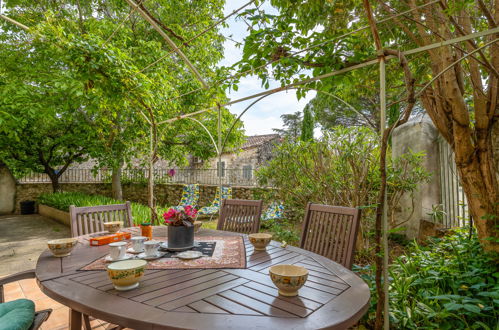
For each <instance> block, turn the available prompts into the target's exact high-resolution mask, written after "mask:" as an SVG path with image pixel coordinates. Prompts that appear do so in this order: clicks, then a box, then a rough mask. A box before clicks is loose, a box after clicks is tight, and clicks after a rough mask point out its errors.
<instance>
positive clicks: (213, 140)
mask: <svg viewBox="0 0 499 330" xmlns="http://www.w3.org/2000/svg"><path fill="white" fill-rule="evenodd" d="M185 118H186V119H190V120H194V121H195V122H196V123H198V124H199V125H201V127H203V128H204V130H205V131H206V133H208V136H209V137H210V139H211V142H213V146H214V147H215V150H216V152H217V155H219V152H218V146H217V143H216V142H215V139H214V138H213V135H212V134H211V133H210V131H209V130H208V128H207V127H206V126H205V125H204V124H203V123H202V122H200V121H199V120H197V119H195V118H192V117H185Z"/></svg>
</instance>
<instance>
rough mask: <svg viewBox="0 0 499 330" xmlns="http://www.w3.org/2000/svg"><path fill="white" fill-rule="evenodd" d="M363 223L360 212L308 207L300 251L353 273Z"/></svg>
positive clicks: (344, 208)
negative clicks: (312, 254) (307, 251)
mask: <svg viewBox="0 0 499 330" xmlns="http://www.w3.org/2000/svg"><path fill="white" fill-rule="evenodd" d="M359 223H360V209H357V208H351V207H341V206H330V205H321V204H312V203H308V205H307V209H306V210H305V219H304V220H303V230H302V234H301V235H302V236H301V242H300V247H301V248H302V249H306V250H309V251H311V252H314V253H317V254H320V255H322V256H324V257H326V258H329V259H331V260H333V261H336V262H337V263H339V264H341V265H343V266H344V267H347V268H348V269H350V268H351V267H352V263H353V256H354V251H355V242H356V240H357V233H358V231H359Z"/></svg>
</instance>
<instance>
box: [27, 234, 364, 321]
mask: <svg viewBox="0 0 499 330" xmlns="http://www.w3.org/2000/svg"><path fill="white" fill-rule="evenodd" d="M126 230H128V231H131V232H132V234H137V235H138V234H139V233H138V231H139V230H138V228H127V229H126ZM214 235H217V236H221V235H239V234H236V233H230V232H221V231H214V230H207V229H201V230H200V231H199V232H198V233H197V234H196V236H197V237H203V236H214ZM154 236H155V237H166V227H155V228H154ZM243 239H244V245H245V248H246V258H247V263H246V269H176V270H170V269H169V270H146V273H145V275H144V277H143V278H142V280H141V282H140V286H139V288H137V289H134V290H131V291H126V292H123V291H121V292H120V291H116V290H114V288H113V286H112V284H111V282H110V280H109V279H108V277H107V273H106V272H105V271H102V270H100V271H87V270H85V271H83V270H80V269H81V268H82V267H84V266H86V265H88V264H89V263H91V262H92V261H94V260H96V259H98V258H100V257H103V256H105V255H106V254H108V253H109V247H108V246H100V247H90V246H89V244H88V237H86V236H82V237H79V240H80V243H81V244H78V245H77V246H76V247H75V249H74V250H73V252H72V254H71V256H69V257H65V258H55V257H53V256H52V255H51V254H50V252H49V251H48V250H47V251H45V252H44V253H42V255H41V256H40V258H39V259H38V263H37V267H36V276H37V279H38V284H39V286H40V288H41V290H42V291H43V292H44V293H45V294H46V295H47V296H49V297H51V298H52V299H54V300H56V301H58V302H60V303H62V304H64V305H66V306H68V307H70V309H71V312H70V325H71V329H81V326H82V314H81V313H84V314H87V315H91V316H93V317H95V318H98V319H102V320H104V321H107V322H110V323H114V324H117V325H121V326H123V327H129V328H133V329H140V330H146V329H228V328H237V329H320V328H329V329H345V328H348V327H349V326H351V325H353V324H355V323H356V322H357V321H358V320H359V319H360V318H361V317H362V315H363V314H364V313H365V311H366V310H367V308H368V305H369V298H370V293H369V288H368V286H367V284H366V283H365V282H364V281H362V280H361V279H360V278H359V277H358V276H357V275H355V274H354V273H353V272H351V271H350V270H348V269H346V268H344V267H342V266H340V265H339V264H337V263H335V262H333V261H331V260H329V259H327V258H324V257H322V256H319V255H317V254H314V253H311V252H308V251H305V250H302V249H299V248H296V247H292V246H287V247H285V248H282V247H281V245H280V243H278V242H274V241H273V242H271V243H270V245H269V246H268V247H267V250H266V251H254V249H253V246H252V245H251V243H250V242H249V241H248V240H247V238H246V236H243ZM276 264H295V265H300V266H304V267H306V268H307V269H308V271H309V277H308V281H307V283H306V284H305V286H304V287H303V288H302V289H300V291H299V295H298V296H297V297H283V296H280V295H279V294H278V292H277V289H276V287H275V286H274V284H273V283H272V281H271V280H270V277H269V275H268V269H269V267H270V266H272V265H276Z"/></svg>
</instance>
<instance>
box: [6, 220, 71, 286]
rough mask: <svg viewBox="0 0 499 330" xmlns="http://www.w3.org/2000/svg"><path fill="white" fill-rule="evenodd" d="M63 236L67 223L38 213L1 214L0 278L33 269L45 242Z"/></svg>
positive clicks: (65, 235) (45, 245) (67, 233)
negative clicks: (63, 223)
mask: <svg viewBox="0 0 499 330" xmlns="http://www.w3.org/2000/svg"><path fill="white" fill-rule="evenodd" d="M62 237H71V234H70V232H69V228H68V227H67V226H64V225H62V224H60V223H58V222H56V221H54V220H52V219H49V218H45V217H42V216H40V215H38V214H30V215H6V216H0V265H1V266H0V277H3V276H5V275H8V274H13V273H17V272H20V271H24V270H28V269H33V268H35V265H36V261H37V260H38V257H39V256H40V254H41V253H42V252H43V251H44V250H45V249H46V248H47V241H48V240H50V239H55V238H62Z"/></svg>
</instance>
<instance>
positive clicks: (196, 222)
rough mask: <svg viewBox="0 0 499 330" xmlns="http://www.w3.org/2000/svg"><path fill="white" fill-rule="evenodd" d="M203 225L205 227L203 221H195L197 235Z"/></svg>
mask: <svg viewBox="0 0 499 330" xmlns="http://www.w3.org/2000/svg"><path fill="white" fill-rule="evenodd" d="M202 225H203V222H202V221H194V232H195V233H197V232H198V231H199V229H200V228H201V226H202Z"/></svg>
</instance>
